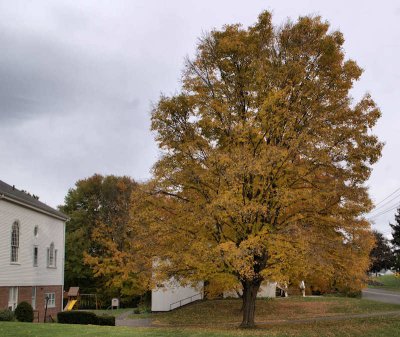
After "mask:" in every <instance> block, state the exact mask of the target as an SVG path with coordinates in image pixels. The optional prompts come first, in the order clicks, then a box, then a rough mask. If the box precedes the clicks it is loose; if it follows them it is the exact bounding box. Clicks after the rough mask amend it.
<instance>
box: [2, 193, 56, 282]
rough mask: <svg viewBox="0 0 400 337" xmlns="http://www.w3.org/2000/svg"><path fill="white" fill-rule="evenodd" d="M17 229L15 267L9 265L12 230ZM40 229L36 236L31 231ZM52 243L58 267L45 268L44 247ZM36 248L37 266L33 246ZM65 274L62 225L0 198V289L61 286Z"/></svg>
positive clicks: (53, 219)
mask: <svg viewBox="0 0 400 337" xmlns="http://www.w3.org/2000/svg"><path fill="white" fill-rule="evenodd" d="M16 220H18V222H19V226H20V237H19V253H18V255H19V256H18V264H11V263H10V257H11V227H12V224H13V223H14V221H16ZM36 225H37V226H39V234H38V237H37V238H35V236H34V234H33V231H34V227H35V226H36ZM51 242H54V246H55V249H57V268H48V267H47V248H48V247H49V246H50V244H51ZM34 245H37V246H38V248H39V259H38V267H34V266H33V247H34ZM63 272H64V222H63V221H62V220H58V219H56V218H53V217H50V216H48V215H45V214H42V213H39V212H36V211H34V210H31V209H28V208H25V207H22V206H19V205H16V204H13V203H11V202H9V201H7V200H4V199H0V286H31V285H62V284H64V280H63Z"/></svg>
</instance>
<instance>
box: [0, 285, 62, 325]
mask: <svg viewBox="0 0 400 337" xmlns="http://www.w3.org/2000/svg"><path fill="white" fill-rule="evenodd" d="M46 293H55V302H56V303H55V308H47V317H49V316H51V317H53V318H54V319H56V317H57V313H58V312H59V311H61V305H62V286H36V310H38V311H39V320H40V322H43V321H44V312H45V296H46V295H45V294H46ZM8 294H9V287H0V309H7V307H8ZM23 301H25V302H28V303H30V304H32V287H18V303H20V302H23Z"/></svg>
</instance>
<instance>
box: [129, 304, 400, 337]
mask: <svg viewBox="0 0 400 337" xmlns="http://www.w3.org/2000/svg"><path fill="white" fill-rule="evenodd" d="M240 307H241V301H240V300H238V299H225V300H212V301H204V302H199V303H197V304H195V305H189V306H186V307H183V308H181V309H178V310H175V311H171V312H166V313H156V314H143V315H141V314H132V315H130V316H129V318H152V319H153V323H154V324H160V325H171V326H176V325H182V323H183V324H185V325H201V326H209V327H215V326H216V325H218V324H219V325H220V324H224V323H225V324H232V323H240V321H241V318H242V316H241V312H240ZM396 310H399V313H400V305H396V304H386V303H381V302H374V301H369V300H361V299H357V298H346V297H305V298H303V297H289V298H276V299H271V300H262V299H260V300H258V301H257V304H256V322H266V321H282V320H291V319H293V320H296V319H307V318H313V317H322V316H335V315H344V314H362V313H372V312H382V311H396ZM399 335H400V333H399Z"/></svg>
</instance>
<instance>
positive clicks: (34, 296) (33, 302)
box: [32, 287, 36, 310]
mask: <svg viewBox="0 0 400 337" xmlns="http://www.w3.org/2000/svg"><path fill="white" fill-rule="evenodd" d="M32 308H33V310H36V287H32Z"/></svg>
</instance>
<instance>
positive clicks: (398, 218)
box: [389, 208, 400, 271]
mask: <svg viewBox="0 0 400 337" xmlns="http://www.w3.org/2000/svg"><path fill="white" fill-rule="evenodd" d="M394 220H395V223H394V224H389V225H390V227H392V237H393V238H392V240H390V242H391V243H392V245H393V254H394V268H395V269H396V270H397V271H400V208H398V209H397V214H395V216H394Z"/></svg>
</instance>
